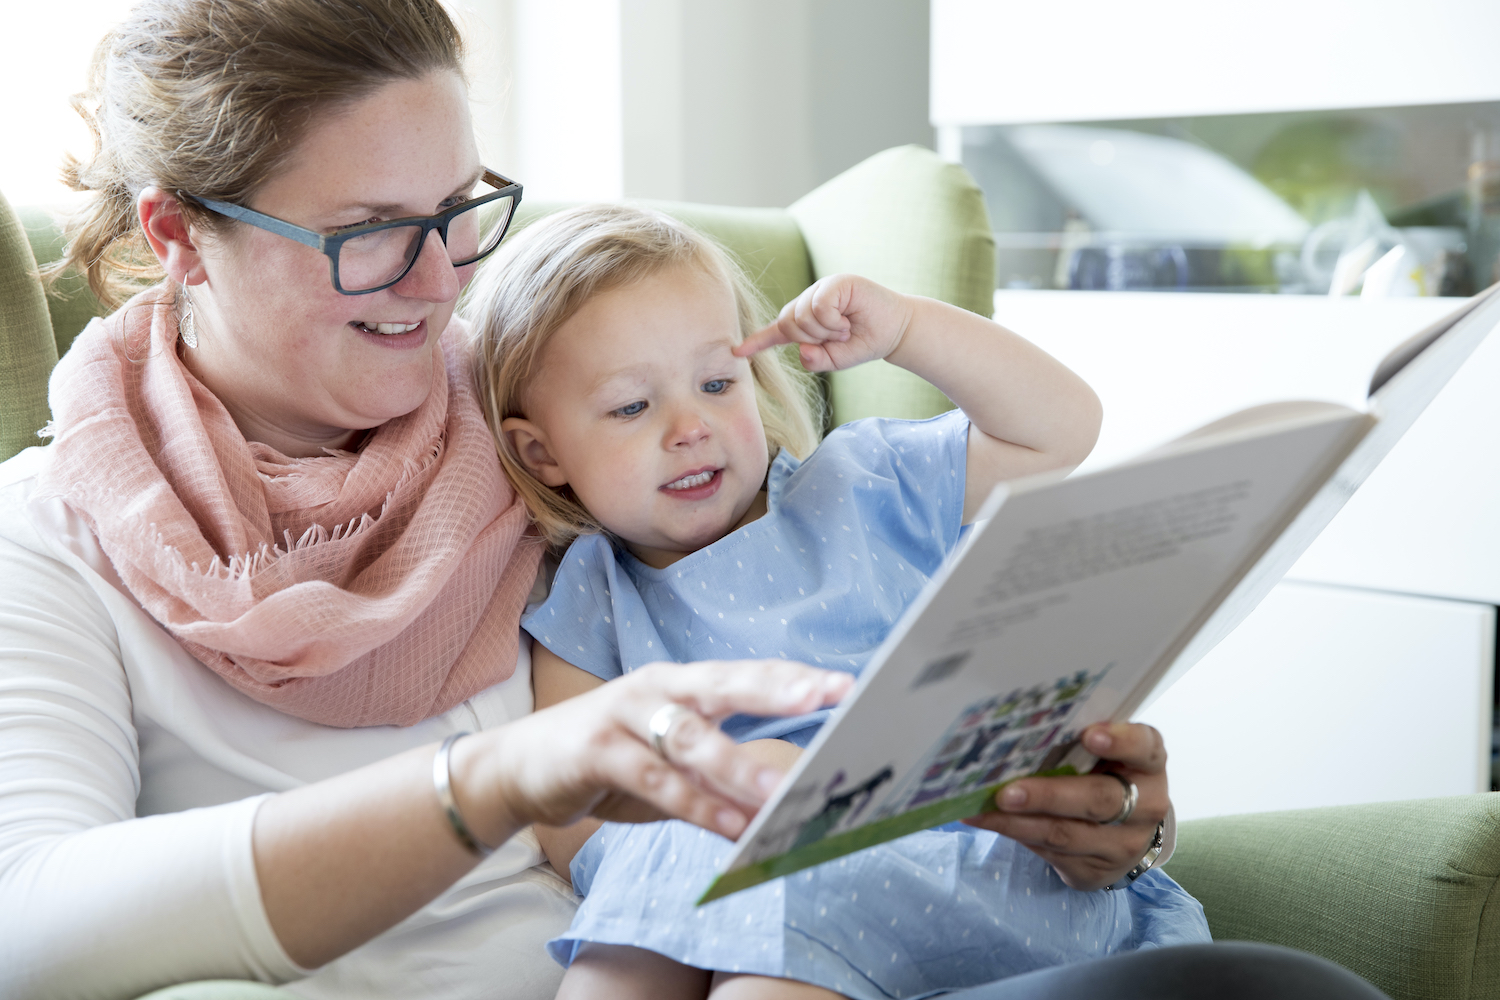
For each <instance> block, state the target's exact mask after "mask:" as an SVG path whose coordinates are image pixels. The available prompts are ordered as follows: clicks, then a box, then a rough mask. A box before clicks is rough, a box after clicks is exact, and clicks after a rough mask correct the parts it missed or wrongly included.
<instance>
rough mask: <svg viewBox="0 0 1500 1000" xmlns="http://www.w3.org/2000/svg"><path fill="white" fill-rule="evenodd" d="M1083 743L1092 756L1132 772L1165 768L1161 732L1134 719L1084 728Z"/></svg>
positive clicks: (1163, 744)
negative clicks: (1123, 766) (1115, 763)
mask: <svg viewBox="0 0 1500 1000" xmlns="http://www.w3.org/2000/svg"><path fill="white" fill-rule="evenodd" d="M1083 745H1084V747H1086V748H1087V749H1088V751H1089V752H1090V753H1092V754H1093V755H1094V756H1096V757H1099V758H1100V759H1102V760H1112V761H1116V762H1118V763H1120V764H1123V765H1125V766H1126V767H1127V768H1130V769H1132V770H1135V771H1143V772H1155V771H1163V772H1164V771H1165V770H1166V768H1167V747H1166V744H1165V743H1164V742H1163V741H1162V738H1161V733H1159V732H1157V731H1156V729H1154V728H1153V727H1151V726H1146V725H1142V724H1141V723H1138V722H1115V723H1099V724H1097V725H1093V726H1090V727H1089V728H1088V729H1086V730H1084V733H1083Z"/></svg>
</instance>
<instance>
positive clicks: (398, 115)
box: [183, 72, 480, 455]
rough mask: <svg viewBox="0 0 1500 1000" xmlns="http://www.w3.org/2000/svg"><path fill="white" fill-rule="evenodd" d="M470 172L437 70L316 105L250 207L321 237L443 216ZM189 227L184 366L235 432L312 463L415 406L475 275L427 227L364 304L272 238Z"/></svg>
mask: <svg viewBox="0 0 1500 1000" xmlns="http://www.w3.org/2000/svg"><path fill="white" fill-rule="evenodd" d="M479 169H480V167H479V153H478V150H477V149H476V147H475V145H474V138H473V128H472V126H471V125H470V122H469V112H468V100H467V96H466V94H465V91H464V85H463V82H462V81H461V80H460V79H459V78H458V77H457V76H455V75H454V74H452V73H448V72H439V73H434V74H431V75H429V76H427V77H424V78H422V79H420V80H398V81H395V82H392V83H387V84H384V85H382V86H381V87H380V88H379V89H377V90H375V91H374V92H373V93H371V94H370V95H369V96H367V97H365V98H363V99H361V100H359V101H356V102H355V103H353V104H352V105H350V106H349V107H347V108H343V109H341V110H338V111H333V112H326V113H325V114H324V116H323V118H321V119H320V120H319V121H317V122H315V123H314V125H313V126H312V127H311V128H310V129H309V130H308V133H307V137H306V138H305V139H304V140H303V141H302V143H301V145H300V146H299V147H298V148H297V150H296V151H295V153H294V154H293V155H292V157H291V159H290V161H289V162H288V163H287V164H286V165H285V166H284V167H283V168H282V169H281V170H280V172H279V173H277V174H276V175H275V176H274V177H272V178H271V179H270V180H269V181H268V182H266V184H265V185H264V186H262V187H261V188H260V189H259V190H258V191H257V192H256V194H255V196H254V198H253V199H252V200H251V203H250V204H249V206H248V207H250V208H253V209H255V210H257V211H260V212H264V213H266V214H268V215H273V216H275V217H276V218H278V219H284V220H286V221H288V222H292V223H295V224H297V225H300V226H303V227H306V228H308V229H313V230H317V231H319V232H324V233H327V232H332V231H333V230H335V229H337V228H339V227H342V226H351V225H356V224H358V223H361V222H366V221H370V220H374V219H392V218H400V217H405V216H415V215H430V214H433V213H436V212H438V211H441V210H442V209H443V208H446V207H448V206H450V205H452V204H455V203H456V201H455V199H458V198H462V197H463V196H466V195H468V194H470V193H471V192H472V190H473V189H474V184H475V181H476V179H477V177H478V174H479ZM190 193H191V192H190ZM194 233H195V234H196V235H197V236H198V237H199V238H198V239H197V241H196V242H197V245H198V247H199V250H200V255H199V259H200V260H201V269H200V271H199V272H198V274H197V275H195V277H200V276H201V277H200V280H198V281H193V282H192V283H191V285H190V287H189V289H188V294H189V296H190V298H191V301H192V304H193V314H194V323H195V325H196V327H197V331H198V344H199V346H198V347H197V348H196V349H192V350H186V351H184V352H183V356H184V360H185V361H186V363H187V364H188V366H189V367H190V368H191V369H192V371H193V372H194V374H195V375H197V376H198V377H199V378H200V379H201V380H202V381H203V382H204V383H205V384H206V385H207V386H208V387H209V389H210V390H211V391H213V392H214V394H215V395H216V396H218V398H219V399H220V400H221V401H222V402H223V403H224V405H225V406H226V407H227V408H228V409H229V412H230V414H231V415H232V416H233V417H234V419H235V422H236V423H237V424H238V425H239V427H240V429H241V431H242V432H244V433H245V435H246V437H248V438H250V439H251V440H257V441H263V442H266V443H267V444H270V445H272V446H273V447H276V448H278V449H280V450H282V451H283V452H286V453H287V454H291V455H299V454H301V455H308V454H314V455H315V454H318V453H319V452H320V450H321V448H322V447H323V446H325V445H331V446H344V445H347V444H348V442H349V440H350V438H351V434H350V432H351V431H353V430H358V429H363V428H369V427H374V426H376V425H378V424H381V423H383V422H384V421H386V420H389V419H391V418H392V417H396V416H399V415H401V414H403V413H409V412H410V411H412V410H414V409H416V408H417V407H418V406H419V405H421V403H422V402H423V400H424V399H426V397H427V393H428V392H429V391H430V390H431V387H432V378H433V352H434V350H435V349H436V345H437V339H438V336H439V335H440V334H441V333H442V332H443V329H444V328H445V327H446V326H447V325H448V321H449V318H450V317H451V316H452V315H453V306H454V303H455V301H456V300H457V298H458V293H459V290H460V289H461V288H462V287H463V285H464V284H465V283H466V282H467V281H468V279H469V277H470V275H471V274H472V272H473V265H470V266H467V267H463V268H459V269H457V270H455V269H454V267H453V266H452V264H451V263H449V261H448V257H447V255H446V253H445V252H444V249H443V247H442V244H441V243H440V242H439V237H438V235H437V234H436V233H431V234H429V235H428V240H427V244H426V245H425V246H424V247H423V249H422V252H421V256H420V257H419V258H418V260H417V263H416V265H415V266H414V267H413V268H412V270H411V272H410V273H408V274H407V275H406V277H404V278H402V279H401V281H399V282H398V283H396V284H395V285H393V286H392V287H390V288H387V289H385V290H384V291H379V292H374V293H372V294H369V295H342V294H340V293H339V292H337V291H335V290H334V288H333V284H332V282H331V281H330V280H329V272H328V259H327V258H326V257H324V256H323V255H322V254H321V253H319V252H318V251H317V250H314V249H312V248H310V247H306V246H302V245H301V244H298V243H295V242H293V241H292V240H289V239H286V238H284V237H281V236H278V235H276V234H274V233H269V232H266V231H264V230H261V229H256V228H253V227H250V226H237V227H235V231H234V232H232V233H230V234H228V238H226V239H223V240H212V239H210V240H204V239H202V238H201V236H202V234H197V231H196V230H194ZM382 327H383V328H384V329H385V330H386V331H387V332H385V333H382V332H380V330H381V329H382ZM391 331H397V332H394V333H393V332H391Z"/></svg>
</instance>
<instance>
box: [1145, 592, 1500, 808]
mask: <svg viewBox="0 0 1500 1000" xmlns="http://www.w3.org/2000/svg"><path fill="white" fill-rule="evenodd" d="M1494 638H1495V608H1494V607H1493V606H1491V605H1487V604H1471V603H1467V602H1461V601H1446V600H1432V599H1429V598H1421V597H1407V596H1401V595H1394V594H1375V593H1369V592H1364V591H1357V590H1351V589H1347V588H1342V587H1326V586H1320V585H1316V584H1307V583H1292V582H1286V583H1282V584H1281V585H1280V586H1278V587H1277V588H1276V589H1275V590H1273V591H1272V592H1271V594H1270V596H1269V597H1267V598H1266V600H1265V601H1264V602H1263V603H1262V604H1261V605H1260V607H1259V608H1257V609H1256V610H1255V611H1254V612H1253V613H1252V614H1251V616H1250V617H1249V618H1247V619H1246V620H1245V621H1244V623H1243V624H1242V625H1240V627H1239V628H1238V629H1236V630H1235V631H1234V632H1233V633H1232V634H1231V635H1230V636H1229V637H1228V638H1227V639H1225V640H1224V641H1223V642H1222V643H1220V644H1219V645H1218V647H1216V648H1215V649H1214V650H1213V651H1212V652H1211V653H1209V654H1208V655H1207V656H1206V657H1204V658H1203V660H1201V661H1200V662H1199V663H1198V665H1197V666H1195V667H1194V668H1193V669H1192V670H1190V671H1189V672H1188V673H1187V675H1186V676H1184V677H1183V678H1182V679H1181V680H1180V681H1178V682H1177V683H1176V684H1175V685H1174V686H1173V687H1172V688H1171V689H1169V690H1168V691H1167V692H1166V693H1165V694H1163V695H1162V696H1161V697H1160V698H1159V699H1157V701H1156V702H1155V703H1154V704H1152V705H1151V706H1150V707H1149V708H1148V709H1147V710H1146V711H1145V712H1144V713H1142V714H1141V716H1140V718H1141V721H1143V722H1149V723H1150V724H1151V725H1153V726H1156V727H1157V728H1158V729H1160V730H1161V731H1162V734H1163V736H1164V737H1165V738H1166V741H1167V747H1168V751H1169V753H1170V754H1171V760H1170V763H1169V767H1168V775H1169V777H1170V780H1171V791H1172V799H1173V802H1174V803H1175V804H1176V807H1177V814H1178V816H1179V818H1181V819H1193V818H1196V817H1199V816H1218V815H1225V814H1229V813H1246V812H1263V811H1269V810H1275V809H1302V808H1308V807H1313V806H1330V805H1346V804H1351V803H1356V802H1381V801H1393V800H1399V799H1414V798H1425V797H1428V796H1438V795H1463V794H1467V793H1470V792H1480V791H1488V790H1489V734H1490V713H1489V705H1490V699H1491V678H1492V671H1493V665H1494Z"/></svg>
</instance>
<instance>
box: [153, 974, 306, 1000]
mask: <svg viewBox="0 0 1500 1000" xmlns="http://www.w3.org/2000/svg"><path fill="white" fill-rule="evenodd" d="M294 996H295V994H292V993H288V992H287V991H286V990H278V989H277V988H276V987H274V986H267V985H265V984H264V983H247V982H244V981H241V980H235V979H212V980H205V981H203V982H201V983H183V984H182V985H181V986H168V987H167V988H166V989H163V990H157V991H156V992H154V993H147V994H146V995H145V996H143V997H141V998H140V1000H292V997H294Z"/></svg>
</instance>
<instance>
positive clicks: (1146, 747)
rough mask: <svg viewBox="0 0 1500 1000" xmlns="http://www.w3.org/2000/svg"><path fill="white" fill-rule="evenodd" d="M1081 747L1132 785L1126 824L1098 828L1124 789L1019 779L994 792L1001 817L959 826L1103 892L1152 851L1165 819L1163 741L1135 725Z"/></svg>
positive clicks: (1069, 780) (1102, 729) (1102, 778)
mask: <svg viewBox="0 0 1500 1000" xmlns="http://www.w3.org/2000/svg"><path fill="white" fill-rule="evenodd" d="M1083 745H1084V746H1085V747H1086V748H1088V750H1089V752H1091V753H1093V754H1095V755H1097V756H1098V757H1099V758H1100V760H1101V762H1103V763H1104V764H1105V766H1106V768H1107V769H1108V770H1112V771H1116V772H1118V773H1120V774H1121V775H1123V776H1124V777H1126V778H1128V779H1130V780H1131V781H1133V782H1135V784H1136V787H1137V788H1139V789H1140V799H1139V801H1138V802H1137V804H1136V808H1135V812H1134V813H1133V814H1132V815H1131V817H1130V819H1129V820H1127V821H1126V822H1124V823H1122V824H1120V825H1119V826H1103V825H1101V824H1102V823H1104V822H1107V821H1108V820H1110V819H1111V818H1113V817H1114V816H1115V815H1117V814H1118V813H1119V811H1120V806H1121V803H1122V802H1123V799H1122V792H1123V786H1121V784H1120V782H1119V781H1117V780H1116V779H1114V778H1111V777H1110V776H1109V775H1106V774H1082V775H1075V776H1071V777H1060V778H1025V779H1022V780H1020V781H1016V782H1012V783H1011V784H1009V785H1006V786H1005V787H1004V788H1002V789H1000V792H999V794H998V795H996V797H995V798H996V803H997V804H998V805H999V807H1000V811H999V812H991V813H984V814H982V815H979V816H975V817H973V818H971V819H967V820H965V821H964V822H966V823H968V824H970V825H971V826H978V827H983V828H984V829H986V830H993V831H995V832H996V833H998V834H1001V835H1003V836H1006V837H1009V838H1011V839H1012V840H1015V841H1019V842H1020V843H1021V844H1022V845H1024V846H1025V847H1027V848H1028V849H1030V850H1031V851H1032V852H1033V853H1035V854H1036V855H1037V856H1039V857H1041V858H1042V859H1043V860H1045V861H1046V862H1047V863H1048V864H1050V865H1051V866H1052V867H1053V869H1054V870H1055V871H1056V872H1057V874H1058V876H1059V877H1060V878H1061V879H1062V880H1063V882H1064V883H1065V884H1067V885H1068V886H1070V887H1072V888H1074V889H1085V890H1088V889H1102V888H1104V887H1105V886H1107V885H1112V884H1113V883H1115V882H1117V881H1119V880H1120V879H1121V878H1122V877H1123V876H1124V875H1125V873H1126V872H1128V871H1130V870H1131V869H1132V868H1134V867H1135V866H1136V865H1137V864H1138V863H1139V862H1140V860H1141V858H1142V857H1144V856H1145V854H1146V851H1147V850H1148V849H1149V848H1150V847H1151V840H1152V838H1153V837H1154V836H1155V834H1156V824H1158V823H1160V822H1161V821H1162V820H1163V819H1165V818H1166V815H1167V809H1168V807H1169V806H1170V805H1171V801H1170V800H1169V799H1168V797H1167V750H1166V747H1165V746H1164V745H1163V743H1162V739H1161V734H1160V733H1158V732H1157V731H1156V730H1155V729H1153V728H1151V727H1150V726H1146V725H1141V724H1139V723H1123V722H1122V723H1115V724H1113V725H1111V724H1106V723H1100V724H1099V725H1095V726H1090V727H1089V728H1088V729H1087V730H1085V731H1084V735H1083Z"/></svg>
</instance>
